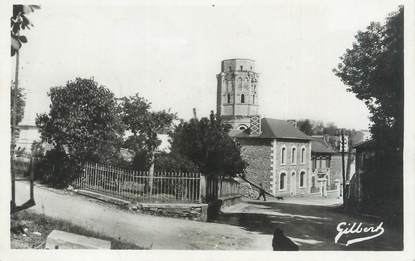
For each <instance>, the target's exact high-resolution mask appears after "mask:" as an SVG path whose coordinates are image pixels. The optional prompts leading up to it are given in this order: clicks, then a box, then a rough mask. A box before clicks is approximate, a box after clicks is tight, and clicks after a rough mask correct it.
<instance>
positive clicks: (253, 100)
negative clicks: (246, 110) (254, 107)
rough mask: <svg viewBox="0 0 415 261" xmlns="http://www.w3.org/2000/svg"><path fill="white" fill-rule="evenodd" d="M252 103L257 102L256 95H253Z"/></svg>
mask: <svg viewBox="0 0 415 261" xmlns="http://www.w3.org/2000/svg"><path fill="white" fill-rule="evenodd" d="M252 104H255V95H252Z"/></svg>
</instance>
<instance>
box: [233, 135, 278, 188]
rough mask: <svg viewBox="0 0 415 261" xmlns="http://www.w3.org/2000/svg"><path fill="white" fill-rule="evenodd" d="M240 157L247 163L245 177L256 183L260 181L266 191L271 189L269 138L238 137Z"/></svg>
mask: <svg viewBox="0 0 415 261" xmlns="http://www.w3.org/2000/svg"><path fill="white" fill-rule="evenodd" d="M239 143H240V144H241V154H242V158H243V159H244V160H245V161H246V162H247V163H248V164H249V165H248V167H247V168H246V178H247V179H248V180H249V181H251V182H253V183H255V184H258V185H259V183H262V185H263V187H264V189H265V190H266V191H267V192H270V193H271V192H272V191H271V185H270V182H271V170H272V169H271V140H270V139H255V138H250V139H240V140H239Z"/></svg>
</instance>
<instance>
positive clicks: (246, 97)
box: [216, 58, 259, 130]
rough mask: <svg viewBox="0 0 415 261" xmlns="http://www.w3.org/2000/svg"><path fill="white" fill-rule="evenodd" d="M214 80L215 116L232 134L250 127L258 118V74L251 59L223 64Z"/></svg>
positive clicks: (231, 60) (233, 60) (235, 60)
mask: <svg viewBox="0 0 415 261" xmlns="http://www.w3.org/2000/svg"><path fill="white" fill-rule="evenodd" d="M216 78H217V105H216V106H217V112H218V114H219V115H221V117H222V119H223V120H224V121H225V122H226V123H227V124H230V125H231V126H232V129H234V130H245V129H247V128H249V127H250V124H251V118H252V117H254V116H255V117H257V116H258V107H259V105H258V78H259V75H258V73H256V72H255V61H254V60H251V59H238V58H235V59H228V60H223V61H222V66H221V72H220V73H219V74H217V75H216Z"/></svg>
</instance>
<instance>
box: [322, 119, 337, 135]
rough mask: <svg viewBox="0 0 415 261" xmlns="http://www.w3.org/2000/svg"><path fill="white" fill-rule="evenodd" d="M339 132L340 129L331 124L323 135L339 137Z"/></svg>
mask: <svg viewBox="0 0 415 261" xmlns="http://www.w3.org/2000/svg"><path fill="white" fill-rule="evenodd" d="M338 130H339V128H337V126H336V124H334V123H333V122H329V123H327V124H326V126H325V127H324V128H323V134H327V135H330V136H335V135H339V133H338Z"/></svg>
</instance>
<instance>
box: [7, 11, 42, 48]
mask: <svg viewBox="0 0 415 261" xmlns="http://www.w3.org/2000/svg"><path fill="white" fill-rule="evenodd" d="M35 9H40V6H39V5H13V16H12V17H11V18H10V27H11V29H10V34H11V49H10V52H11V53H10V54H11V56H14V55H15V54H16V53H17V52H18V51H19V49H20V47H21V46H22V43H27V38H26V36H24V35H20V30H25V29H30V27H33V24H32V23H31V22H30V20H29V19H28V18H27V16H26V14H28V13H31V12H33V11H34V10H35Z"/></svg>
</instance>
